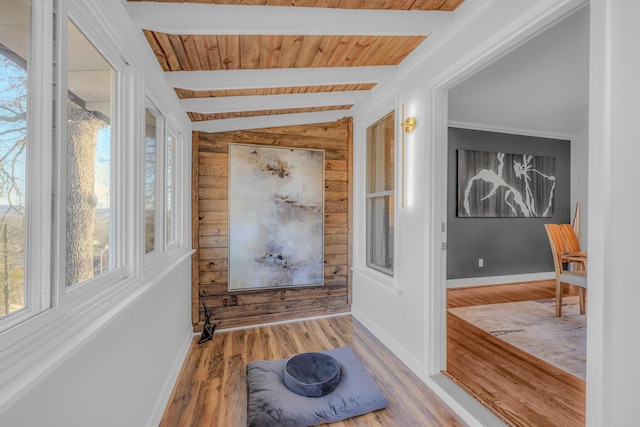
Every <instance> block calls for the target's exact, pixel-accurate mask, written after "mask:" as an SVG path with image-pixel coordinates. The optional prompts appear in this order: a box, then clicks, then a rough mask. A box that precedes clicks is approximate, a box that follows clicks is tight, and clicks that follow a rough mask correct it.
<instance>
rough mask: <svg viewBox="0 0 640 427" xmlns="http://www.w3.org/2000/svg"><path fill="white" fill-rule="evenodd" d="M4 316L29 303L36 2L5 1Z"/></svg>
mask: <svg viewBox="0 0 640 427" xmlns="http://www.w3.org/2000/svg"><path fill="white" fill-rule="evenodd" d="M0 16H2V17H3V19H2V21H3V22H7V23H8V22H11V23H12V25H3V26H2V27H0V319H1V318H3V317H6V316H8V315H10V314H12V313H16V312H18V311H20V310H22V309H24V308H26V307H27V301H26V299H27V295H26V283H25V256H26V240H25V230H26V228H25V227H26V209H25V206H26V197H27V191H28V189H27V185H26V184H27V150H28V149H29V142H28V135H29V133H28V132H27V130H28V126H29V124H30V120H29V116H28V110H29V108H30V105H29V95H30V87H29V84H28V81H29V75H28V71H27V70H28V69H29V64H28V58H29V56H30V55H29V47H30V33H31V29H30V21H31V14H30V3H29V2H28V1H17V0H8V1H4V2H3V3H2V5H1V6H0Z"/></svg>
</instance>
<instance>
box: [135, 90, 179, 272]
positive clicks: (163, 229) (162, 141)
mask: <svg viewBox="0 0 640 427" xmlns="http://www.w3.org/2000/svg"><path fill="white" fill-rule="evenodd" d="M149 107H153V108H155V110H156V112H157V113H158V115H156V128H157V132H156V175H155V177H156V182H155V189H156V190H155V191H156V194H155V224H154V250H153V251H152V252H149V253H145V239H144V229H143V230H141V235H142V249H141V250H142V253H143V254H144V256H143V258H144V271H145V273H147V274H150V273H152V272H153V271H155V270H157V268H158V266H159V265H161V264H162V263H163V262H164V260H165V259H166V257H167V256H170V254H171V252H173V251H176V250H178V249H180V248H182V246H183V236H184V230H183V226H182V224H183V222H182V221H184V215H183V213H182V209H181V208H180V206H183V204H184V203H185V199H184V197H185V196H184V194H183V193H184V189H183V188H182V186H183V182H182V179H181V174H183V173H184V172H185V171H184V166H183V165H182V162H184V161H185V157H184V153H182V151H183V149H182V147H183V142H182V134H181V133H180V132H179V131H178V130H177V129H179V128H178V126H177V125H175V124H174V121H173V119H172V118H171V117H168V115H167V114H166V113H165V111H166V109H165V107H164V105H163V104H162V103H161V102H160V101H159V97H157V96H155V94H154V93H153V92H152V91H151V90H147V91H146V93H145V106H144V111H143V113H144V114H146V109H147V108H149ZM143 117H144V116H143ZM169 133H171V134H172V135H173V136H174V137H175V141H176V142H175V145H176V152H175V158H174V163H175V169H174V175H173V184H174V187H173V191H174V194H173V196H174V200H173V203H174V208H175V209H174V232H175V241H173V242H167V222H166V221H167V209H166V207H167V147H168V144H167V140H168V135H169ZM141 138H142V139H141V140H142V141H143V142H144V131H143V135H142V136H141ZM143 145H144V144H143ZM143 152H144V148H143ZM145 155H146V153H145V154H143V159H142V161H143V164H144V158H145ZM189 159H190V158H189ZM141 169H142V170H143V171H144V168H141ZM141 175H142V176H141V177H140V179H141V181H142V184H141V185H142V186H141V188H142V189H143V190H144V188H145V187H144V185H145V176H144V172H142V173H141ZM142 194H144V192H143V193H142ZM189 194H190V193H189ZM186 202H187V203H190V202H189V201H186ZM140 209H142V213H141V215H142V224H143V226H142V228H144V221H145V219H144V200H142V202H141V203H140Z"/></svg>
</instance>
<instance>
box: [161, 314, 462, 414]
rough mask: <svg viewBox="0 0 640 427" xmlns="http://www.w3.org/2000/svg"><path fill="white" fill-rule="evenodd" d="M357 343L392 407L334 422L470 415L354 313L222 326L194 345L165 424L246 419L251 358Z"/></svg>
mask: <svg viewBox="0 0 640 427" xmlns="http://www.w3.org/2000/svg"><path fill="white" fill-rule="evenodd" d="M343 346H351V348H353V351H354V352H355V354H356V356H357V357H358V359H359V360H360V361H361V362H362V364H363V365H364V367H365V368H366V369H367V371H368V372H369V373H370V374H371V375H372V377H373V378H374V380H375V381H376V382H377V383H378V385H379V386H380V388H381V390H382V391H383V393H384V394H385V396H386V397H387V400H388V403H389V404H388V407H387V408H386V409H383V410H380V411H375V412H372V413H369V414H365V415H362V416H359V417H356V418H350V419H347V420H344V421H341V422H337V423H332V424H330V425H331V426H332V427H352V426H357V427H373V426H376V427H383V426H384V427H389V426H398V427H399V426H411V427H414V426H416V427H417V426H425V427H426V426H429V427H437V426H443V427H454V426H462V425H465V424H464V423H463V421H462V420H461V419H460V418H459V417H458V416H457V415H456V414H455V413H454V412H453V411H452V410H451V409H450V408H449V407H448V406H446V404H444V402H442V400H440V399H439V398H438V397H437V396H436V395H435V394H434V393H433V391H432V390H431V389H429V388H428V387H427V386H426V385H425V384H424V383H423V382H422V381H421V380H420V379H419V378H418V377H417V376H416V375H414V374H413V373H412V372H411V371H410V370H409V368H407V367H406V366H405V365H404V364H403V363H402V362H401V361H400V360H399V359H398V358H397V357H396V356H394V355H393V353H391V352H390V351H389V350H388V349H387V348H386V347H385V346H384V345H383V344H382V343H380V341H378V340H377V339H376V338H375V337H374V336H373V335H372V334H371V333H370V332H369V331H368V330H367V329H366V328H364V326H362V324H360V323H359V322H358V321H356V320H354V319H352V317H351V316H350V315H344V316H338V317H330V318H323V319H315V320H306V321H301V322H293V323H288V324H281V325H272V326H264V327H258V328H251V329H242V330H233V331H226V332H225V331H222V332H216V333H215V335H214V337H213V340H212V341H209V342H207V343H205V344H201V345H199V344H197V338H194V341H193V343H192V345H191V349H190V350H189V354H188V356H187V358H186V360H185V362H184V364H183V367H182V371H181V373H180V376H179V377H178V381H177V382H176V384H175V386H174V389H173V393H172V395H171V398H170V400H169V403H168V405H167V407H166V408H165V411H164V416H163V418H162V420H161V422H160V426H161V427H175V426H193V427H197V426H220V427H222V426H224V427H245V426H246V425H247V414H246V407H247V391H246V363H247V362H249V361H253V360H273V359H280V358H285V357H290V356H292V355H294V354H298V353H303V352H308V351H323V350H329V349H332V348H337V347H343Z"/></svg>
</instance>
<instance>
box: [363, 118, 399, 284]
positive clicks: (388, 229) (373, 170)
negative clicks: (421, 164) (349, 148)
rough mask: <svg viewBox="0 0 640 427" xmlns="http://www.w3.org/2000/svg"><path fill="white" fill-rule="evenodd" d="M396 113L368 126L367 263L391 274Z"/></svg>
mask: <svg viewBox="0 0 640 427" xmlns="http://www.w3.org/2000/svg"><path fill="white" fill-rule="evenodd" d="M394 124H395V114H394V113H393V112H391V113H389V114H388V115H387V116H385V117H384V118H382V119H381V120H379V121H378V122H376V123H374V124H373V125H372V126H370V127H369V128H367V148H366V150H367V181H366V198H367V201H366V215H367V218H366V236H367V237H366V239H367V242H366V251H367V252H366V253H367V266H368V267H370V268H373V269H375V270H378V271H380V272H382V273H385V274H388V275H390V276H393V246H394V231H393V230H394V227H393V225H394V217H393V213H394V187H395V180H394V173H395V169H394V152H395V150H394V147H395V144H394V142H395V138H394V135H395V129H394Z"/></svg>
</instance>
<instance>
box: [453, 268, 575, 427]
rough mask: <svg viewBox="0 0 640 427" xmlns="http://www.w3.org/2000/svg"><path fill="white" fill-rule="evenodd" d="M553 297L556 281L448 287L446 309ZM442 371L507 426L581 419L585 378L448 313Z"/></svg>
mask: <svg viewBox="0 0 640 427" xmlns="http://www.w3.org/2000/svg"><path fill="white" fill-rule="evenodd" d="M565 293H566V295H576V294H577V289H574V287H567V288H566V290H565ZM554 297H555V281H554V280H548V281H542V282H528V283H520V284H510V285H496V286H482V287H475V288H465V289H450V290H448V291H447V308H453V307H463V306H473V305H485V304H498V303H505V302H515V301H529V300H537V299H547V298H554ZM444 373H445V375H447V376H448V377H449V378H451V379H452V380H453V381H454V382H456V383H457V384H458V385H460V386H461V387H462V388H464V389H465V390H467V392H469V393H470V394H471V395H472V396H474V397H475V398H476V399H477V400H479V401H480V402H482V403H483V404H484V405H485V406H486V407H488V408H489V409H491V410H492V411H493V412H494V413H495V414H496V415H497V416H499V417H500V418H501V419H503V420H504V421H505V422H506V423H508V424H509V425H513V426H583V425H584V424H585V411H586V396H585V391H586V387H585V381H584V380H582V379H580V378H578V377H576V376H574V375H572V374H570V373H568V372H566V371H563V370H561V369H559V368H557V367H555V366H553V365H551V364H549V363H547V362H545V361H543V360H541V359H538V358H537V357H534V356H533V355H531V354H529V353H526V352H524V351H522V350H520V349H518V348H516V347H514V346H512V345H510V344H508V343H506V342H505V341H503V340H501V339H499V338H496V337H494V336H493V335H491V334H489V333H487V332H485V331H483V330H481V329H479V328H477V327H475V326H473V325H472V324H470V323H468V322H465V321H464V320H462V319H460V318H459V317H457V316H454V315H452V314H449V313H447V369H446V372H444Z"/></svg>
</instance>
